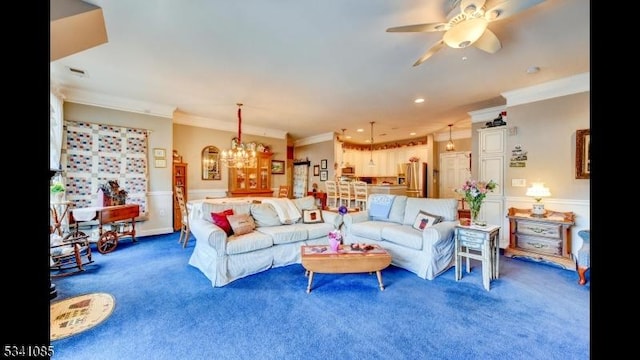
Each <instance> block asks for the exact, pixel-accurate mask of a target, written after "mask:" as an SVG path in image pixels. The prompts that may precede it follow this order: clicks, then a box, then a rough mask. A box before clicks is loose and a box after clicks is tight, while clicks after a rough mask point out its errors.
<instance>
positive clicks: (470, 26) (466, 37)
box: [442, 18, 489, 49]
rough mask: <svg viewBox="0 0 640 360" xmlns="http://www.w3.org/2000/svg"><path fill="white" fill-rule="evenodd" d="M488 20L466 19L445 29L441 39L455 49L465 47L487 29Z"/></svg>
mask: <svg viewBox="0 0 640 360" xmlns="http://www.w3.org/2000/svg"><path fill="white" fill-rule="evenodd" d="M488 24H489V21H487V20H486V19H484V18H475V19H468V20H465V21H462V22H460V23H458V24H456V25H455V26H454V27H453V28H452V29H451V30H449V31H447V32H446V33H445V34H444V36H443V37H442V40H444V43H445V44H447V45H448V46H449V47H452V48H455V49H462V48H465V47H467V46H469V45H471V44H473V43H474V42H476V40H478V39H479V38H480V37H481V36H482V34H484V31H485V30H486V29H487V25H488Z"/></svg>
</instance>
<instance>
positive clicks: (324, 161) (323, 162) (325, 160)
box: [320, 159, 327, 180]
mask: <svg viewBox="0 0 640 360" xmlns="http://www.w3.org/2000/svg"><path fill="white" fill-rule="evenodd" d="M320 168H321V169H322V170H326V169H327V159H322V160H320ZM325 180H326V179H325Z"/></svg>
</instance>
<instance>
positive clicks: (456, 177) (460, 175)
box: [439, 151, 471, 199]
mask: <svg viewBox="0 0 640 360" xmlns="http://www.w3.org/2000/svg"><path fill="white" fill-rule="evenodd" d="M469 178H471V152H469V151H457V152H450V153H444V154H440V188H439V191H440V196H439V197H440V198H441V199H443V198H456V199H458V198H460V195H458V194H457V193H456V192H455V189H458V188H460V187H461V186H462V185H463V184H464V182H465V181H467V179H469Z"/></svg>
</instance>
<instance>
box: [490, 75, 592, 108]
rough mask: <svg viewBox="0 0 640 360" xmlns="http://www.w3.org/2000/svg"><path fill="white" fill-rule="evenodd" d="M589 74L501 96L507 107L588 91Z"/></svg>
mask: <svg viewBox="0 0 640 360" xmlns="http://www.w3.org/2000/svg"><path fill="white" fill-rule="evenodd" d="M589 80H590V73H589V72H586V73H582V74H578V75H574V76H570V77H566V78H563V79H559V80H554V81H549V82H546V83H544V84H539V85H534V86H529V87H526V88H522V89H517V90H513V91H507V92H503V93H501V95H502V96H503V97H504V98H505V99H507V106H516V105H522V104H528V103H532V102H535V101H540V100H546V99H551V98H556V97H560V96H565V95H572V94H577V93H581V92H586V91H590V89H591V88H590V86H589Z"/></svg>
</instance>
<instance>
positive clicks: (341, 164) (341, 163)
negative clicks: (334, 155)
mask: <svg viewBox="0 0 640 360" xmlns="http://www.w3.org/2000/svg"><path fill="white" fill-rule="evenodd" d="M341 130H342V138H341V139H340V142H341V143H342V144H341V146H342V156H341V157H340V167H341V168H343V167H344V153H345V149H344V142H345V139H346V136H345V135H344V132H345V131H347V129H341Z"/></svg>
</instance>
